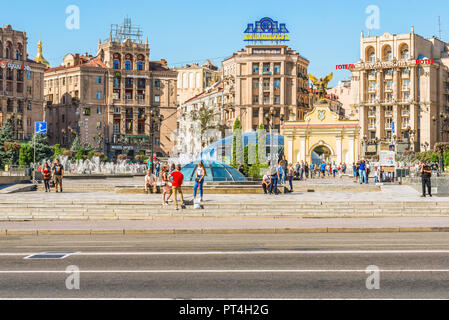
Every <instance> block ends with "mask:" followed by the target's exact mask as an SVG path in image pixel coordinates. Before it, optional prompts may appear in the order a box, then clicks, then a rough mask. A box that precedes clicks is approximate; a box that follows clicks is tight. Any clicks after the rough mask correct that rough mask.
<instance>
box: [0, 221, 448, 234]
mask: <svg viewBox="0 0 449 320" xmlns="http://www.w3.org/2000/svg"><path fill="white" fill-rule="evenodd" d="M419 231H421V232H423V231H426V232H432V231H434V232H437V231H445V232H449V217H434V218H428V217H414V218H409V217H407V218H347V219H339V218H336V219H335V218H329V219H310V218H153V219H152V220H142V221H137V220H120V221H114V220H109V221H107V220H100V221H70V220H69V221H23V222H0V235H23V234H33V235H46V234H101V233H113V234H131V233H134V234H135V233H142V234H145V233H148V234H158V233H160V234H167V233H173V234H176V233H287V232H289V233H295V232H296V233H305V232H316V233H327V232H329V233H332V232H419Z"/></svg>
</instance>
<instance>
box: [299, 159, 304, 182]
mask: <svg viewBox="0 0 449 320" xmlns="http://www.w3.org/2000/svg"><path fill="white" fill-rule="evenodd" d="M299 180H301V181H302V180H304V161H301V166H300V169H299Z"/></svg>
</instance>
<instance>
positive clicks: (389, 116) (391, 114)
mask: <svg viewBox="0 0 449 320" xmlns="http://www.w3.org/2000/svg"><path fill="white" fill-rule="evenodd" d="M385 117H387V118H391V117H393V111H385Z"/></svg>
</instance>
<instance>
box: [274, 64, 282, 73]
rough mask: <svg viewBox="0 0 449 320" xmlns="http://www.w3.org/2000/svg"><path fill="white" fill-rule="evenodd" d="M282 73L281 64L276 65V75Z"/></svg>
mask: <svg viewBox="0 0 449 320" xmlns="http://www.w3.org/2000/svg"><path fill="white" fill-rule="evenodd" d="M280 73H281V65H280V64H279V63H276V64H275V65H274V74H280Z"/></svg>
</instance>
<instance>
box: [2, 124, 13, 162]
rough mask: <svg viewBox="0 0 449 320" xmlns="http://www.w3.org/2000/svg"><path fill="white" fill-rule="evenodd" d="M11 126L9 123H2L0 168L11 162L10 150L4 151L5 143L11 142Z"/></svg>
mask: <svg viewBox="0 0 449 320" xmlns="http://www.w3.org/2000/svg"><path fill="white" fill-rule="evenodd" d="M12 141H13V138H12V126H11V123H10V122H9V121H6V122H4V123H3V126H2V129H1V130H0V168H2V169H3V167H4V166H5V164H9V163H10V162H11V156H12V152H13V151H12V150H5V143H6V142H12Z"/></svg>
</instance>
